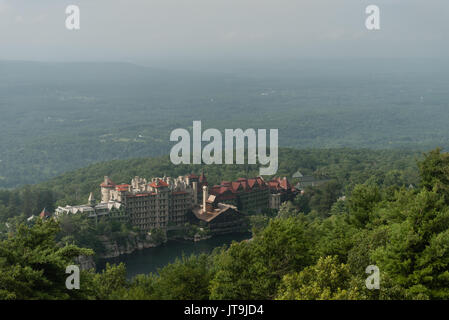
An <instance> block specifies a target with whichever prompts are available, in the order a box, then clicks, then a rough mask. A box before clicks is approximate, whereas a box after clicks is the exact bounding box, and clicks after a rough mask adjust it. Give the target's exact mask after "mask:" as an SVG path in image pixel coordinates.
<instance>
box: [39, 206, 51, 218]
mask: <svg viewBox="0 0 449 320" xmlns="http://www.w3.org/2000/svg"><path fill="white" fill-rule="evenodd" d="M39 217H41V219H44V218H49V217H51V213H50V212H48V211H47V209H46V208H44V210H42V212H41V213H40V214H39Z"/></svg>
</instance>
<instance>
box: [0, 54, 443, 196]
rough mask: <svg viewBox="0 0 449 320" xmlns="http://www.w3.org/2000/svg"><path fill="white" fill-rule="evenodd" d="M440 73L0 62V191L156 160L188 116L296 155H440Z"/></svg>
mask: <svg viewBox="0 0 449 320" xmlns="http://www.w3.org/2000/svg"><path fill="white" fill-rule="evenodd" d="M410 70H413V71H410ZM262 71H263V70H262ZM448 74H449V72H448V70H447V64H444V63H441V62H439V61H426V60H424V61H422V60H419V61H407V62H406V63H404V62H401V63H398V62H397V61H396V62H395V61H393V62H392V61H383V60H380V61H360V62H358V63H355V62H353V61H351V62H349V61H347V62H338V63H331V62H329V63H327V64H323V63H318V62H315V63H310V62H306V61H305V62H304V63H303V65H301V66H297V67H296V68H293V67H292V68H291V69H290V71H285V70H284V71H283V72H272V71H271V70H265V71H263V72H258V73H256V74H253V73H241V74H225V73H201V72H184V71H167V70H159V69H153V68H146V67H141V66H136V65H132V64H124V63H35V62H0V113H1V117H0V146H1V147H2V148H1V149H0V187H6V188H12V187H16V186H23V185H25V184H30V183H37V182H41V181H46V180H48V179H50V178H52V177H55V176H57V175H59V174H62V173H64V172H67V171H70V170H74V169H77V168H82V167H86V166H87V165H90V164H92V163H97V162H101V161H110V160H114V159H130V158H137V157H148V156H152V157H154V156H161V155H165V154H168V152H169V150H170V147H171V144H170V141H169V136H170V132H171V131H172V130H174V129H176V128H179V127H181V128H187V129H188V128H190V127H191V126H192V121H194V120H201V121H202V123H203V128H204V129H205V128H210V127H212V128H217V129H219V130H223V129H225V128H234V129H235V128H243V129H245V128H266V129H271V128H274V129H279V144H280V145H281V146H285V147H295V148H301V149H303V148H341V147H349V148H371V149H373V148H374V149H396V148H407V149H410V150H423V151H424V150H430V149H432V148H435V147H436V146H442V147H448V146H449V145H448V143H447V136H449V128H448V126H447V123H448V121H449V118H448V113H447V101H448V99H449V96H448V94H449V93H448V91H447V87H448Z"/></svg>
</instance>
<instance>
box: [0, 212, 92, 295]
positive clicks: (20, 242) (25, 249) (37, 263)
mask: <svg viewBox="0 0 449 320" xmlns="http://www.w3.org/2000/svg"><path fill="white" fill-rule="evenodd" d="M58 231H59V225H58V223H57V222H55V221H53V220H52V219H49V220H47V221H41V220H39V221H37V223H36V224H35V225H34V226H33V227H28V226H25V225H20V226H19V228H18V229H17V231H16V232H15V234H14V235H12V236H10V237H8V238H7V239H6V240H3V241H1V242H0V299H26V300H28V299H68V298H72V299H80V298H87V297H88V296H87V294H86V291H83V290H68V289H67V288H66V286H65V281H66V278H67V276H68V275H67V274H66V273H65V270H66V267H67V266H69V265H72V264H73V260H74V258H76V257H78V256H80V255H91V254H93V252H92V251H91V250H88V249H81V248H78V247H76V246H74V245H66V246H64V247H58V246H57V245H56V242H55V236H56V234H57V233H58Z"/></svg>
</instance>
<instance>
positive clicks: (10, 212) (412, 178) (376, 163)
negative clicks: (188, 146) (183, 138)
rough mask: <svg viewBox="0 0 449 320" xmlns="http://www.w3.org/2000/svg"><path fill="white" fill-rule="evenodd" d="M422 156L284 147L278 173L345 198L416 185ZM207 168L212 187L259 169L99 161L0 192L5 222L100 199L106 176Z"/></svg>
mask: <svg viewBox="0 0 449 320" xmlns="http://www.w3.org/2000/svg"><path fill="white" fill-rule="evenodd" d="M421 156H422V155H421V153H419V152H409V151H394V150H386V151H372V150H351V149H330V150H295V149H281V150H280V152H279V170H278V173H277V175H278V176H286V177H288V178H289V180H290V181H291V182H293V183H294V182H296V181H297V179H294V178H293V177H292V176H293V175H294V174H295V173H296V172H298V171H299V172H301V173H302V174H303V175H315V176H316V177H327V178H330V179H332V180H333V183H334V184H333V186H332V188H331V189H332V190H333V192H334V194H335V196H337V195H338V196H340V195H345V194H347V193H348V192H349V191H350V190H351V189H352V188H353V186H354V185H356V184H358V183H365V182H371V183H374V184H377V185H386V186H389V185H398V186H409V185H410V184H413V185H417V184H418V183H419V178H418V171H417V167H416V161H417V160H418V159H420V158H421ZM203 170H204V173H205V174H206V176H207V178H208V181H209V183H211V184H216V183H220V182H221V181H223V180H234V179H237V178H239V177H255V176H257V175H258V174H259V170H258V167H257V166H256V165H250V166H248V165H208V166H201V165H178V166H175V165H173V164H172V163H171V162H170V160H169V158H168V157H162V158H141V159H132V160H115V161H110V162H104V163H98V164H94V165H91V166H89V167H86V168H83V169H79V170H75V171H73V172H69V173H66V174H63V175H61V176H59V177H57V178H54V179H52V180H50V181H48V182H45V183H41V184H37V185H32V186H25V187H23V188H19V189H15V190H3V191H0V222H2V221H3V222H4V221H6V220H7V219H9V218H12V217H14V216H19V215H23V217H29V216H31V215H32V214H34V215H36V214H38V213H39V212H40V211H41V210H42V209H43V208H44V207H47V209H48V210H50V211H51V210H53V209H54V207H55V206H56V205H66V204H83V203H86V201H87V197H88V195H89V193H90V192H94V195H95V196H96V198H97V199H99V198H100V189H99V185H100V183H101V182H102V181H103V178H104V176H105V175H107V176H110V177H111V179H112V180H113V181H114V182H116V183H129V182H130V180H131V179H132V178H133V177H134V176H136V175H138V176H141V177H146V178H151V177H155V176H158V177H160V176H163V175H164V174H165V175H167V176H174V177H177V176H179V175H185V174H188V173H192V172H193V173H197V174H199V173H200V172H202V171H203ZM266 179H269V177H266Z"/></svg>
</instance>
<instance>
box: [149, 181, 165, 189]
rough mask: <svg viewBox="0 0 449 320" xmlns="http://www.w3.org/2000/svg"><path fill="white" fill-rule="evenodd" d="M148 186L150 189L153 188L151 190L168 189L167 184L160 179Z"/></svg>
mask: <svg viewBox="0 0 449 320" xmlns="http://www.w3.org/2000/svg"><path fill="white" fill-rule="evenodd" d="M149 185H150V187H153V188H162V187H168V184H167V183H166V182H165V181H164V180H161V179H158V180H157V181H155V182H152V183H150V184H149Z"/></svg>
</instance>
